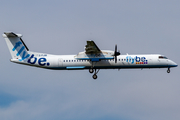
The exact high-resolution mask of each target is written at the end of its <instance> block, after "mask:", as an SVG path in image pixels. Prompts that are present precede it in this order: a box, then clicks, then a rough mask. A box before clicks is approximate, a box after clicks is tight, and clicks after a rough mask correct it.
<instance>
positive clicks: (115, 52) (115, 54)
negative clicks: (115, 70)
mask: <svg viewBox="0 0 180 120" xmlns="http://www.w3.org/2000/svg"><path fill="white" fill-rule="evenodd" d="M118 55H120V50H118V51H117V44H116V45H115V51H114V55H113V56H114V59H115V63H117V56H118Z"/></svg>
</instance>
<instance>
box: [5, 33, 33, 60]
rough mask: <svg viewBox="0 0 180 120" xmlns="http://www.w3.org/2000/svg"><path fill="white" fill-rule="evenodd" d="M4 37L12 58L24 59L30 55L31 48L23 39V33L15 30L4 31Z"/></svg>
mask: <svg viewBox="0 0 180 120" xmlns="http://www.w3.org/2000/svg"><path fill="white" fill-rule="evenodd" d="M3 37H4V38H5V41H6V43H7V46H8V48H9V51H10V53H11V56H12V59H18V60H19V61H23V60H25V59H26V58H28V57H29V56H30V55H29V54H28V52H27V51H29V49H28V48H27V46H26V45H25V43H24V42H23V40H22V39H21V37H22V35H21V34H15V33H13V32H10V33H4V34H3Z"/></svg>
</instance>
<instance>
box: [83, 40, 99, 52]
mask: <svg viewBox="0 0 180 120" xmlns="http://www.w3.org/2000/svg"><path fill="white" fill-rule="evenodd" d="M85 51H86V54H99V53H101V50H100V49H99V48H98V46H97V45H96V44H95V42H94V41H92V40H90V41H87V45H86V48H85Z"/></svg>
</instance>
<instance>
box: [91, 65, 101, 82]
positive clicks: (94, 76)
mask: <svg viewBox="0 0 180 120" xmlns="http://www.w3.org/2000/svg"><path fill="white" fill-rule="evenodd" d="M99 70H100V69H98V70H97V71H96V69H95V72H94V69H92V68H91V69H89V72H90V73H93V72H94V75H93V76H92V77H93V79H97V73H98V72H99Z"/></svg>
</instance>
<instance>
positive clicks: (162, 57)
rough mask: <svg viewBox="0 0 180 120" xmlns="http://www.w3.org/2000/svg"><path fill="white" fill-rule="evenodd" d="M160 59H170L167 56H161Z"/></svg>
mask: <svg viewBox="0 0 180 120" xmlns="http://www.w3.org/2000/svg"><path fill="white" fill-rule="evenodd" d="M159 59H168V58H167V57H166V56H159Z"/></svg>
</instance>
